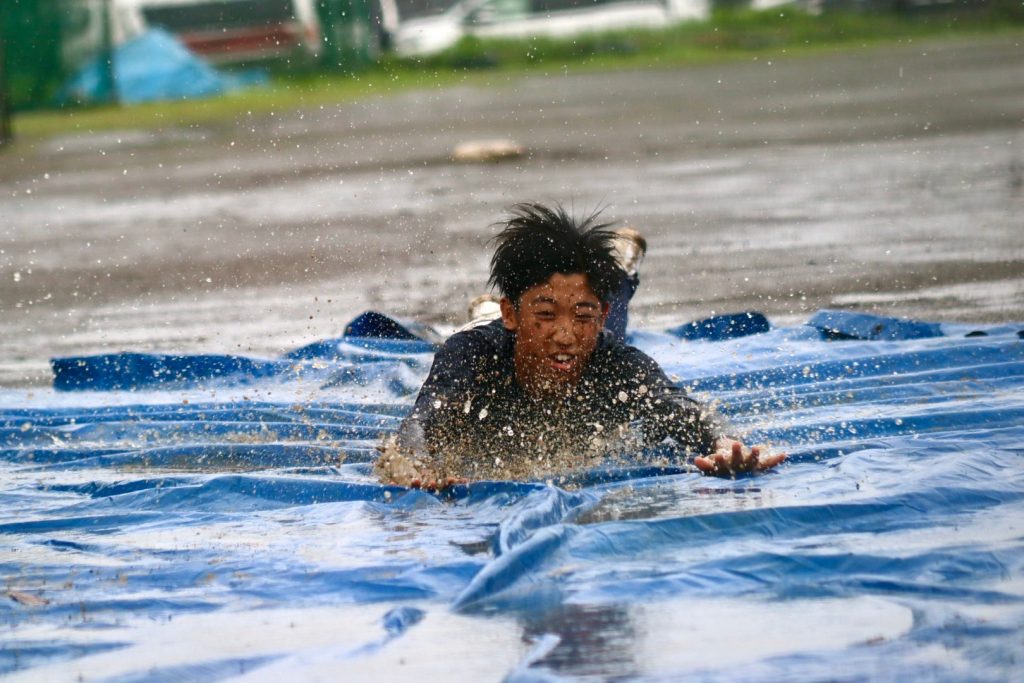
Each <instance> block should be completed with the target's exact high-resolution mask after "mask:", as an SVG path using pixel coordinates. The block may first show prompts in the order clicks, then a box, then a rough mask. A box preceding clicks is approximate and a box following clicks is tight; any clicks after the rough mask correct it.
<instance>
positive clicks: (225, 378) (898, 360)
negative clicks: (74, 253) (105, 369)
mask: <svg viewBox="0 0 1024 683" xmlns="http://www.w3.org/2000/svg"><path fill="white" fill-rule="evenodd" d="M822 319H823V318H822V316H816V317H815V318H814V319H813V320H814V321H816V325H817V324H819V323H821V321H822ZM848 322H849V324H850V325H851V327H849V328H845V329H846V332H844V331H843V330H844V327H845V325H846V322H844V321H843V320H842V316H841V315H840V316H838V317H837V316H835V315H829V316H828V317H827V325H824V326H823V327H825V328H827V329H826V330H822V329H819V327H817V326H815V325H799V326H793V327H783V328H775V329H771V330H769V331H767V332H762V333H760V334H753V335H748V336H743V337H740V338H733V339H730V340H726V341H719V342H710V341H694V340H689V339H684V338H681V337H680V335H678V334H668V333H663V332H653V331H634V332H633V333H632V334H631V340H632V342H633V343H635V344H637V345H638V346H640V347H641V348H644V349H645V350H647V351H648V352H650V353H651V354H652V355H654V356H655V357H656V358H657V359H658V360H659V361H660V362H661V363H662V364H663V366H664V367H665V368H666V370H667V371H668V372H669V373H670V374H671V375H672V376H674V377H675V378H676V379H677V380H678V382H679V383H680V384H682V385H684V386H686V387H688V388H689V389H690V390H691V391H692V392H693V393H695V394H696V395H698V396H700V397H701V398H703V399H705V400H707V401H709V402H712V403H715V404H716V405H719V406H720V410H721V411H722V412H723V413H725V414H726V415H727V416H728V417H729V419H730V420H731V421H732V423H733V426H734V428H735V429H736V430H738V431H740V432H741V433H743V434H744V435H745V436H746V437H747V438H748V440H750V441H754V442H757V441H769V442H771V443H772V444H774V446H775V447H777V448H781V449H785V450H786V451H788V452H789V453H790V455H791V457H790V460H789V462H788V463H786V464H785V465H783V466H782V467H780V468H779V469H778V470H776V471H773V472H771V473H769V474H765V475H760V476H746V477H742V478H739V479H736V480H719V479H709V478H703V477H701V476H700V475H698V474H696V473H694V472H692V471H689V470H688V469H686V468H685V467H672V468H663V467H655V466H652V465H650V464H648V463H647V462H646V461H645V459H644V457H643V455H642V454H637V457H636V458H635V460H631V461H626V462H616V463H614V464H612V465H609V466H608V467H606V468H603V469H600V470H595V471H590V472H579V473H575V474H572V475H569V476H566V477H563V478H560V479H557V480H554V481H538V482H474V483H471V484H469V485H466V486H460V487H457V488H456V489H454V490H453V491H450V492H448V493H447V494H445V495H443V496H434V495H431V494H428V493H424V492H420V491H410V490H406V489H402V488H399V487H393V486H381V485H379V484H378V483H377V482H376V481H375V480H374V478H373V477H372V473H371V470H370V468H371V462H372V460H373V458H374V457H376V450H375V446H376V444H377V443H378V440H379V438H380V436H381V435H382V434H385V433H387V432H389V431H391V430H393V429H394V428H395V427H396V425H397V424H398V422H399V421H400V419H401V416H402V415H403V414H404V413H405V412H406V411H407V410H408V406H409V404H410V401H411V400H412V397H413V396H414V395H415V391H416V387H417V386H418V383H419V382H421V381H422V379H423V377H424V375H425V373H426V371H427V369H428V368H429V362H430V357H431V356H430V353H431V349H432V347H431V346H430V345H429V344H426V343H424V342H419V341H415V340H411V341H404V342H398V341H393V340H375V341H365V340H362V341H361V340H356V339H352V338H343V339H340V340H327V341H325V342H322V343H320V344H316V345H310V346H309V347H305V348H304V349H302V350H299V351H297V352H295V353H294V354H291V355H290V356H286V357H285V358H282V359H274V360H268V361H261V360H258V359H249V360H250V361H251V362H252V364H253V365H252V367H254V368H262V367H266V366H265V365H263V364H265V363H269V364H271V365H272V366H273V367H274V368H276V369H277V370H280V371H279V372H273V373H266V374H260V373H259V372H256V373H250V374H246V373H245V372H244V371H241V372H232V373H221V374H219V375H216V376H214V375H210V376H201V375H202V373H198V374H197V373H195V372H192V373H191V374H188V375H187V376H185V377H178V378H174V377H168V376H167V375H161V374H160V373H157V374H156V375H155V376H156V377H160V376H163V377H164V379H168V380H169V383H167V384H164V385H161V384H160V383H159V382H156V381H150V380H149V378H151V377H153V376H154V374H153V372H152V367H149V369H148V370H146V371H145V372H143V373H142V374H141V375H140V376H141V377H144V378H147V381H146V382H145V383H143V384H140V385H137V386H135V387H134V389H133V390H125V389H123V388H122V389H121V390H108V389H107V388H105V387H102V386H101V385H99V384H97V385H95V386H94V387H93V389H92V390H87V391H75V392H70V393H68V392H49V391H45V392H44V391H38V390H36V391H31V392H29V391H13V390H7V391H3V392H0V482H2V483H0V503H2V505H0V569H2V572H3V577H4V588H3V589H2V590H3V592H4V593H5V594H6V597H5V598H4V599H3V600H2V602H0V614H2V616H3V627H4V637H3V639H0V673H7V674H9V675H10V676H11V678H12V680H18V679H19V676H22V677H24V678H25V679H26V680H58V679H61V680H70V679H74V678H76V677H78V676H79V675H81V676H82V677H84V678H86V679H89V680H106V681H125V680H132V681H134V680H179V679H187V680H202V681H213V680H271V679H277V680H281V679H289V680H310V679H320V680H339V679H342V680H407V679H414V680H421V681H429V680H442V679H444V680H451V678H452V677H453V676H456V677H457V678H459V679H465V680H503V679H504V680H510V681H536V680H545V681H547V680H607V679H611V678H622V679H642V680H678V679H680V678H686V679H688V680H689V679H692V680H722V681H735V680H750V681H777V680H798V681H799V680H813V681H818V680H872V681H874V680H889V681H904V680H955V681H961V680H984V681H990V680H991V681H996V680H999V681H1001V680H1012V679H1014V678H1015V677H1017V676H1018V675H1019V671H1020V662H1021V658H1022V657H1024V641H1022V639H1021V633H1022V632H1024V521H1022V520H1024V462H1022V458H1024V446H1022V445H1021V443H1022V439H1024V340H1022V339H1021V338H1020V334H1019V332H1020V330H1021V327H1022V326H1020V325H987V326H980V327H979V326H966V325H946V324H943V325H935V326H934V327H929V328H928V329H931V330H933V332H935V334H931V335H928V336H921V335H916V334H914V333H913V332H911V334H910V336H912V337H914V338H909V339H905V338H898V335H896V334H892V335H888V334H887V336H885V337H884V338H881V339H874V340H871V339H867V340H865V339H855V338H852V337H855V336H856V335H855V334H848V332H851V331H856V330H858V329H868V330H870V329H872V327H871V326H870V325H869V326H868V327H867V328H864V327H862V325H863V323H864V321H863V320H861V319H851V320H850V321H848ZM874 323H875V324H876V325H878V324H882V325H883V326H884V325H885V324H886V323H885V320H884V319H878V320H876V321H874ZM890 327H891V326H890ZM913 329H921V328H918V327H916V326H915V327H913ZM835 332H840V333H841V334H835ZM174 358H176V359H177V360H176V361H175V362H177V363H180V364H183V365H182V366H181V367H187V366H188V363H189V362H190V361H191V362H193V366H194V367H202V364H203V362H205V361H202V360H201V357H188V356H174ZM105 362H117V361H116V359H114V358H113V357H109V358H107V359H106V361H105ZM97 367H100V366H97ZM161 367H168V366H167V365H166V364H165V365H164V366H161ZM235 370H239V368H235ZM241 370H244V368H241ZM147 373H148V374H147ZM114 375H116V373H114ZM112 376H113V375H112ZM120 377H121V380H120V381H122V385H121V386H122V387H123V386H124V377H125V376H124V375H120ZM97 388H99V389H101V390H96V389H97Z"/></svg>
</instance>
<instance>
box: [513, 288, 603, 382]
mask: <svg viewBox="0 0 1024 683" xmlns="http://www.w3.org/2000/svg"><path fill="white" fill-rule="evenodd" d="M607 315H608V305H607V304H602V303H601V302H600V301H599V300H598V298H597V295H596V294H594V290H592V289H591V288H590V284H589V283H588V282H587V278H586V276H585V275H583V274H582V273H573V274H570V275H562V274H561V273H555V274H554V275H552V276H551V278H550V279H549V280H548V281H547V282H543V283H541V284H539V285H536V286H534V287H531V288H530V289H528V290H526V291H525V292H524V293H523V295H522V297H520V299H519V307H518V308H516V306H515V305H514V304H513V303H512V301H511V300H510V299H508V298H503V299H502V300H501V317H502V321H503V322H504V324H505V328H506V329H508V330H511V331H513V332H515V333H516V346H515V354H514V355H515V366H516V379H517V380H518V381H519V384H520V385H522V386H523V388H524V389H526V391H527V392H528V393H530V394H531V395H534V396H538V397H542V396H557V395H564V394H565V393H566V392H567V391H568V390H569V389H571V388H572V387H574V386H576V384H577V382H579V380H580V377H582V376H583V371H584V370H585V369H586V367H587V363H588V362H590V356H591V355H592V354H593V353H594V349H595V348H597V338H598V336H599V335H600V334H601V330H602V329H604V320H605V317H606V316H607Z"/></svg>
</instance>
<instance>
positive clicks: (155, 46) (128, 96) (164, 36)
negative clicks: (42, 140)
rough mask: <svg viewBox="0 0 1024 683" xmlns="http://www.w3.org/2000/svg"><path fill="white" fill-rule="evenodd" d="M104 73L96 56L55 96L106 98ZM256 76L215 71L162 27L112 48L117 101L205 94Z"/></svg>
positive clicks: (73, 99) (65, 98) (74, 99)
mask: <svg viewBox="0 0 1024 683" xmlns="http://www.w3.org/2000/svg"><path fill="white" fill-rule="evenodd" d="M104 76H105V75H104V65H103V63H102V61H101V58H99V57H98V58H96V59H94V60H93V61H91V62H89V63H88V64H86V66H84V67H83V68H82V69H81V70H80V71H79V72H78V73H77V74H75V76H74V77H73V78H72V79H71V81H70V82H68V84H67V85H66V86H65V87H64V89H63V91H62V93H61V95H60V96H59V99H60V100H61V101H62V102H65V103H66V102H82V103H87V102H105V101H107V100H109V99H110V97H109V92H108V91H107V88H108V86H107V81H106V79H105V77H104ZM256 80H259V79H254V78H252V77H246V78H240V77H238V76H234V75H229V74H224V73H221V72H219V71H218V70H216V69H214V68H213V67H212V66H210V65H209V64H208V63H206V62H205V61H204V60H203V59H201V58H200V57H197V56H196V55H195V54H193V53H192V52H190V51H189V50H188V48H186V47H185V46H184V45H182V44H181V42H179V41H178V40H177V39H176V38H175V37H174V36H172V35H171V34H170V33H168V32H167V31H164V30H162V29H151V30H149V31H146V32H145V33H143V34H142V35H140V36H138V37H136V38H133V39H132V40H129V41H127V42H125V43H124V44H122V45H120V46H118V47H117V48H116V49H115V50H114V87H115V89H116V91H117V92H116V95H117V100H118V101H119V102H122V103H126V104H136V103H139V102H153V101H157V100H175V99H187V98H193V97H210V96H212V95H219V94H221V93H224V92H227V91H228V90H232V89H235V88H238V87H242V86H244V85H247V84H252V83H253V82H254V81H256Z"/></svg>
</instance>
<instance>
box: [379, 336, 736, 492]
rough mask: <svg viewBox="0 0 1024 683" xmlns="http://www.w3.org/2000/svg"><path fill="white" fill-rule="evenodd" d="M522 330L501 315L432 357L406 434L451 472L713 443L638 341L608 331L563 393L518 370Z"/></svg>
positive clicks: (551, 465)
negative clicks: (522, 378)
mask: <svg viewBox="0 0 1024 683" xmlns="http://www.w3.org/2000/svg"><path fill="white" fill-rule="evenodd" d="M514 345H515V337H514V335H513V334H512V333H511V332H509V331H507V330H506V329H505V328H504V326H503V325H502V323H501V321H495V322H493V323H490V324H488V325H484V326H482V327H477V328H474V329H471V330H467V331H465V332H460V333H458V334H455V335H454V336H452V337H451V338H449V339H448V341H447V342H445V344H444V346H443V347H442V348H441V349H440V351H438V353H437V355H436V356H435V357H434V364H433V366H432V368H431V370H430V375H429V376H428V377H427V380H426V382H425V383H424V385H423V387H422V388H421V389H420V393H419V396H418V397H417V399H416V404H415V406H414V408H413V411H412V412H411V413H410V415H409V416H408V417H407V418H406V419H405V421H404V422H403V423H402V426H401V428H400V430H399V443H400V444H401V445H402V446H404V447H406V448H408V449H410V450H414V451H416V452H418V453H423V452H424V451H426V452H427V453H429V454H430V456H431V459H432V460H433V461H434V463H435V465H436V466H437V467H439V468H441V469H442V470H443V471H444V472H446V473H447V474H448V475H450V476H466V477H473V478H479V477H501V478H506V477H508V478H518V477H529V476H538V474H539V473H544V472H559V471H565V470H567V469H575V468H579V467H585V466H587V465H590V464H594V462H593V460H594V459H596V458H604V457H606V456H607V455H609V454H614V453H616V452H621V453H626V452H636V451H637V450H638V449H642V448H644V447H646V446H652V445H658V444H661V443H662V442H665V441H666V440H671V443H672V445H673V447H674V448H673V450H676V451H678V452H679V453H683V454H692V455H697V454H707V453H710V452H712V451H713V450H714V443H715V440H716V438H717V436H718V433H717V427H716V425H715V423H714V421H713V420H712V419H711V417H710V416H709V415H708V414H707V412H706V411H705V409H704V407H703V406H702V405H701V404H700V403H698V402H696V401H694V400H693V399H691V398H689V397H688V396H687V395H686V394H685V393H684V392H683V391H682V390H681V389H679V388H678V387H676V386H674V385H673V384H672V383H671V382H670V381H669V379H668V377H666V376H665V373H664V372H663V371H662V370H661V368H660V367H659V366H658V364H657V363H656V362H655V361H654V360H653V359H652V358H650V357H649V356H647V355H646V354H645V353H643V352H642V351H640V350H639V349H636V348H633V347H632V346H628V345H626V344H623V343H621V342H617V341H615V340H614V339H613V338H612V337H611V335H609V334H607V333H602V335H601V337H600V338H599V340H598V344H597V348H596V349H595V351H594V354H593V355H592V356H591V358H590V361H589V362H588V364H587V367H586V369H585V370H584V372H583V375H582V377H581V379H580V381H579V383H578V384H577V385H576V386H575V387H574V388H573V389H572V390H571V391H570V393H569V394H568V395H567V396H565V397H564V398H561V399H537V398H534V397H531V396H529V395H528V394H527V393H526V392H525V391H524V390H523V388H522V387H521V386H520V385H519V383H518V382H517V381H516V379H515V365H514V362H513V349H514Z"/></svg>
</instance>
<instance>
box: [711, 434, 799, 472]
mask: <svg viewBox="0 0 1024 683" xmlns="http://www.w3.org/2000/svg"><path fill="white" fill-rule="evenodd" d="M715 446H716V448H715V452H714V453H712V454H711V455H700V456H697V457H696V458H695V459H694V461H693V464H694V465H696V466H697V469H699V470H700V471H701V473H702V474H705V475H709V476H713V477H735V476H736V475H737V474H743V473H745V472H758V471H760V470H767V469H771V468H772V467H775V466H776V465H778V464H779V463H781V462H782V461H783V460H785V459H786V454H785V453H774V454H773V453H769V452H768V451H767V449H766V448H764V447H763V446H751V447H750V448H747V447H746V446H744V445H743V444H742V443H741V442H739V441H736V440H735V439H729V438H726V437H722V438H721V439H719V440H718V442H717V443H716V444H715Z"/></svg>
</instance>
